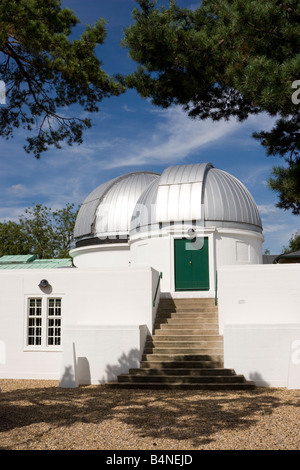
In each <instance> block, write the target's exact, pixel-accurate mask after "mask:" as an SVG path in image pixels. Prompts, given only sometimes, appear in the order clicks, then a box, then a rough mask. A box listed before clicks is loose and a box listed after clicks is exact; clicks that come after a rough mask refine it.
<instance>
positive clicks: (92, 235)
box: [74, 171, 159, 242]
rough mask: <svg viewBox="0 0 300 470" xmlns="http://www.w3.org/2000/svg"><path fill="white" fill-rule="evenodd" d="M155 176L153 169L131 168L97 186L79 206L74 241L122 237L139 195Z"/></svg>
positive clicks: (124, 235) (156, 176) (126, 234)
mask: <svg viewBox="0 0 300 470" xmlns="http://www.w3.org/2000/svg"><path fill="white" fill-rule="evenodd" d="M158 177H159V175H158V174H157V173H153V172H147V171H141V172H133V173H128V174H126V175H122V176H119V177H117V178H114V179H112V180H110V181H108V182H107V183H104V184H101V185H100V186H98V188H96V189H95V190H94V191H92V192H91V194H90V195H89V196H88V197H87V198H86V199H85V201H84V202H83V204H82V206H81V207H80V210H79V213H78V216H77V219H76V223H75V228H74V238H75V241H77V242H78V241H79V240H83V239H84V240H87V241H88V240H90V241H91V239H99V238H102V239H105V238H106V237H108V236H109V235H116V236H118V237H119V236H122V237H123V238H124V239H126V237H127V236H128V234H129V228H130V220H131V217H132V213H133V210H134V207H135V205H136V202H137V200H138V198H139V196H140V195H141V194H142V193H143V191H144V190H145V189H146V188H147V187H148V186H149V184H150V183H152V182H153V181H154V180H156V179H157V178H158ZM124 241H125V240H124Z"/></svg>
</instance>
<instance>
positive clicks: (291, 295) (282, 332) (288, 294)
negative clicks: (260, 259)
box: [218, 264, 300, 387]
mask: <svg viewBox="0 0 300 470" xmlns="http://www.w3.org/2000/svg"><path fill="white" fill-rule="evenodd" d="M299 285H300V264H285V265H280V264H277V265H252V266H227V267H222V268H220V269H219V270H218V304H219V318H220V333H221V334H223V335H224V363H225V367H230V368H234V369H235V370H236V372H237V373H241V374H244V375H245V376H246V377H247V378H248V379H251V380H255V381H256V383H257V385H264V386H275V387H287V386H289V383H291V382H293V376H292V374H298V375H299V377H300V369H299V366H298V365H297V364H294V363H293V362H292V359H291V358H292V356H293V348H294V347H295V345H297V344H298V342H299V344H300V288H299ZM299 362H300V361H299ZM295 366H297V367H298V368H297V367H295Z"/></svg>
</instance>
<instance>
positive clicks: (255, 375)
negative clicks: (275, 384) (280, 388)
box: [249, 372, 270, 387]
mask: <svg viewBox="0 0 300 470" xmlns="http://www.w3.org/2000/svg"><path fill="white" fill-rule="evenodd" d="M249 380H252V381H253V382H255V385H257V387H269V386H270V384H269V382H267V381H266V380H264V379H263V377H262V375H261V374H260V373H259V372H250V374H249Z"/></svg>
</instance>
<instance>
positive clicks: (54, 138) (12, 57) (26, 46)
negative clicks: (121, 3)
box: [0, 0, 124, 158]
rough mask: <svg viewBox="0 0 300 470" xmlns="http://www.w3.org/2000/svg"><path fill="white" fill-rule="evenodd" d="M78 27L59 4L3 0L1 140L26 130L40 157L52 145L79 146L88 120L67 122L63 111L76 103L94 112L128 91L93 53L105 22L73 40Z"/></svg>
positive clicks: (51, 0)
mask: <svg viewBox="0 0 300 470" xmlns="http://www.w3.org/2000/svg"><path fill="white" fill-rule="evenodd" d="M78 22H79V19H78V18H77V17H76V16H75V15H74V13H73V12H72V11H71V10H70V9H68V8H64V9H63V8H61V2H60V0H0V79H1V83H2V84H3V83H4V84H5V91H6V96H5V105H0V135H1V136H2V137H5V138H9V137H12V136H13V134H14V130H15V128H19V127H22V128H24V129H25V130H26V133H27V134H29V135H30V137H28V139H27V145H26V146H25V150H26V151H27V152H28V153H29V152H33V154H34V155H35V156H36V157H37V158H39V157H40V155H41V153H42V152H44V151H45V150H47V149H48V148H49V146H56V147H60V145H61V143H62V142H66V143H67V144H69V145H71V144H72V143H81V142H82V135H83V131H84V130H85V129H87V128H88V127H90V126H91V120H90V119H89V118H88V117H85V118H83V119H82V118H74V117H72V116H71V117H69V116H68V115H67V114H66V111H65V108H67V107H68V108H69V107H70V106H72V105H75V104H78V105H79V106H80V107H81V108H83V110H84V111H86V113H85V114H87V113H93V112H96V111H98V106H99V102H100V101H101V100H102V99H103V98H104V97H109V96H112V95H119V94H120V93H121V92H122V91H124V89H123V87H122V86H121V85H120V84H119V83H117V82H116V81H115V80H113V79H112V78H110V77H109V76H108V75H107V74H106V73H105V72H104V71H103V70H102V68H101V62H100V61H99V59H98V58H97V56H96V54H95V47H96V46H97V45H98V44H102V43H103V42H104V39H105V34H106V32H105V21H104V20H103V19H99V20H98V21H97V22H96V24H95V25H94V26H89V27H87V28H86V30H85V31H84V32H83V34H82V35H81V37H80V38H79V39H74V40H70V39H69V36H70V34H71V32H72V29H73V28H74V26H76V25H77V24H78ZM2 101H3V100H2ZM80 111H82V109H80ZM77 114H78V113H77ZM36 129H37V133H36V134H33V136H31V132H35V131H36Z"/></svg>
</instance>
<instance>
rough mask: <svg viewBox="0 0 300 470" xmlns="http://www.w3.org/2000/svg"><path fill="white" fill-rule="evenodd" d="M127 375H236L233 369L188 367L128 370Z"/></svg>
mask: <svg viewBox="0 0 300 470" xmlns="http://www.w3.org/2000/svg"><path fill="white" fill-rule="evenodd" d="M129 374H131V375H138V376H149V375H150V376H152V375H180V376H182V375H188V376H190V375H193V376H203V375H204V376H216V377H217V376H232V375H236V373H235V370H234V369H223V368H219V369H218V368H207V369H205V368H199V367H198V368H196V367H193V368H188V367H170V368H163V369H159V368H152V369H151V368H149V367H144V368H142V367H141V368H139V369H130V370H129Z"/></svg>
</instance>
